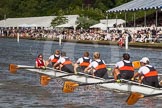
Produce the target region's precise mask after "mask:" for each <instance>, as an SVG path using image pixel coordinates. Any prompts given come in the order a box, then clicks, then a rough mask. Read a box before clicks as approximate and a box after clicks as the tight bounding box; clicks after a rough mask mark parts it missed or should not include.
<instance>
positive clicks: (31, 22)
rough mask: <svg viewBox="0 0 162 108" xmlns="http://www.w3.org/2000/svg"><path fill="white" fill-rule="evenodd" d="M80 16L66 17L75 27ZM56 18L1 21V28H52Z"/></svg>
mask: <svg viewBox="0 0 162 108" xmlns="http://www.w3.org/2000/svg"><path fill="white" fill-rule="evenodd" d="M78 16H79V15H65V16H64V17H66V18H67V19H68V23H69V24H71V25H72V26H75V22H76V20H77V17H78ZM54 18H56V16H43V17H26V18H7V19H6V20H1V21H0V27H51V22H52V20H53V19H54Z"/></svg>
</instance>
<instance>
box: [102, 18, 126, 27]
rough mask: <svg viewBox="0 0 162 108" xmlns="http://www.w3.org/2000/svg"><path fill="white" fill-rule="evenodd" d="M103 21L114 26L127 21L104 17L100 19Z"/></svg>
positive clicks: (108, 25)
mask: <svg viewBox="0 0 162 108" xmlns="http://www.w3.org/2000/svg"><path fill="white" fill-rule="evenodd" d="M100 22H101V23H103V24H105V25H107V27H113V26H114V24H117V25H119V24H123V23H125V22H126V21H125V20H123V19H108V20H107V19H103V20H100Z"/></svg>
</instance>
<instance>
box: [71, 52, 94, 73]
mask: <svg viewBox="0 0 162 108" xmlns="http://www.w3.org/2000/svg"><path fill="white" fill-rule="evenodd" d="M91 62H92V60H91V59H90V58H89V52H87V51H85V52H84V54H83V57H81V58H79V59H78V60H77V61H76V63H75V64H74V72H75V73H77V71H79V72H83V71H84V69H85V68H86V67H88V66H89V64H90V63H91Z"/></svg>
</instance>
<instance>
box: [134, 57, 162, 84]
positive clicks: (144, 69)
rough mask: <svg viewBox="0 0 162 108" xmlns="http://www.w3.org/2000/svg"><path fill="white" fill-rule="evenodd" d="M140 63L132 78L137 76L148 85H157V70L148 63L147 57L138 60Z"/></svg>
mask: <svg viewBox="0 0 162 108" xmlns="http://www.w3.org/2000/svg"><path fill="white" fill-rule="evenodd" d="M140 63H141V67H140V68H139V70H138V72H137V73H135V75H134V76H133V79H134V78H136V77H138V76H139V82H140V83H143V84H146V85H150V86H153V87H159V82H158V72H157V71H156V69H155V68H154V67H153V66H151V65H150V64H149V63H150V61H149V58H147V57H143V58H142V59H141V60H140Z"/></svg>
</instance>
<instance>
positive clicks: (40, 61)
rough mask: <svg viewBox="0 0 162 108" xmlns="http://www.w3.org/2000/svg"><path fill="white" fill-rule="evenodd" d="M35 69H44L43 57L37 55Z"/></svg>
mask: <svg viewBox="0 0 162 108" xmlns="http://www.w3.org/2000/svg"><path fill="white" fill-rule="evenodd" d="M35 67H36V68H40V69H45V67H46V65H45V60H44V59H43V55H42V54H39V55H38V57H37V58H36V60H35Z"/></svg>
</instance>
